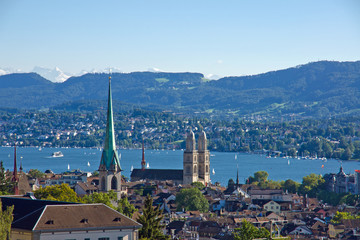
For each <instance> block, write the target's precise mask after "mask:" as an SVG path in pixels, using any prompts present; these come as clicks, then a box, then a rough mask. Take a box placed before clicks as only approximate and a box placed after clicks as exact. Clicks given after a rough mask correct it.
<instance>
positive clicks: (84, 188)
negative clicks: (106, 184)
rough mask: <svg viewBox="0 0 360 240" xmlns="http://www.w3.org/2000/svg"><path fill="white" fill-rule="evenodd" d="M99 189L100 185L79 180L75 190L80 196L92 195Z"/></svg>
mask: <svg viewBox="0 0 360 240" xmlns="http://www.w3.org/2000/svg"><path fill="white" fill-rule="evenodd" d="M98 191H99V189H98V187H97V186H95V185H93V184H90V183H89V182H87V183H84V182H78V183H76V185H75V192H76V194H77V195H78V196H84V195H90V194H93V193H95V192H98Z"/></svg>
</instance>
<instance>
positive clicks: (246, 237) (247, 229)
mask: <svg viewBox="0 0 360 240" xmlns="http://www.w3.org/2000/svg"><path fill="white" fill-rule="evenodd" d="M233 234H234V239H235V240H252V239H258V238H259V239H260V238H261V239H263V238H265V239H268V238H270V232H269V231H268V230H267V229H266V228H257V227H255V226H254V225H253V224H252V223H251V222H248V221H246V220H244V221H243V222H242V223H241V227H240V228H235V230H234V233H233Z"/></svg>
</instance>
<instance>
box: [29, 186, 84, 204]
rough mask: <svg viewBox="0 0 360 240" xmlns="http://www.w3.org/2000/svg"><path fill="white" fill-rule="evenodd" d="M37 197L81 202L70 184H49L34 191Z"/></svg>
mask: <svg viewBox="0 0 360 240" xmlns="http://www.w3.org/2000/svg"><path fill="white" fill-rule="evenodd" d="M34 194H35V197H36V198H37V199H43V200H52V201H63V202H80V198H79V197H78V196H77V195H76V193H75V191H74V190H72V189H71V188H70V186H69V185H68V184H65V183H63V184H61V185H53V186H47V187H45V188H43V187H41V188H40V189H38V190H36V191H35V192H34Z"/></svg>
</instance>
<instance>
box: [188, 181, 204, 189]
mask: <svg viewBox="0 0 360 240" xmlns="http://www.w3.org/2000/svg"><path fill="white" fill-rule="evenodd" d="M191 186H193V187H197V188H198V189H199V190H202V189H204V188H205V186H204V184H202V183H201V182H193V183H191Z"/></svg>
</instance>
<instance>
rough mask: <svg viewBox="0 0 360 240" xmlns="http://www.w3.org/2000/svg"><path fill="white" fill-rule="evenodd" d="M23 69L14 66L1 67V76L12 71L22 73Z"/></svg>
mask: <svg viewBox="0 0 360 240" xmlns="http://www.w3.org/2000/svg"><path fill="white" fill-rule="evenodd" d="M21 72H23V71H21V70H20V69H13V68H1V69H0V76H1V75H6V74H10V73H21Z"/></svg>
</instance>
